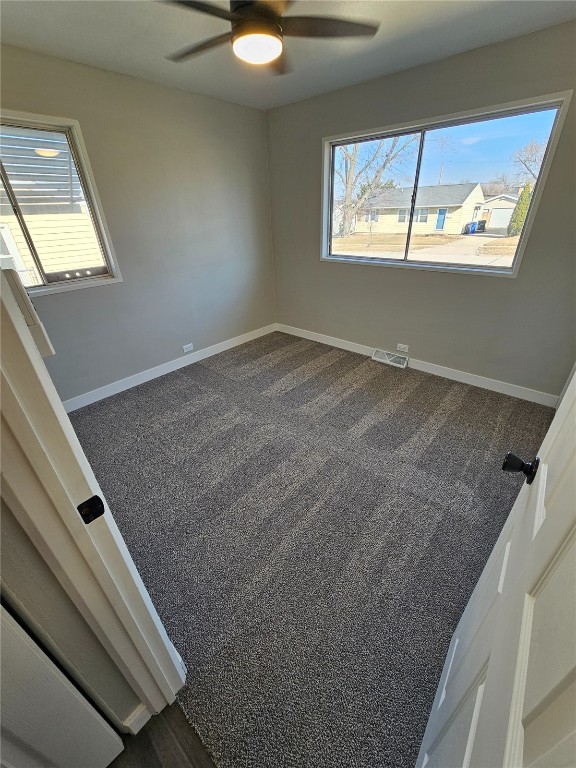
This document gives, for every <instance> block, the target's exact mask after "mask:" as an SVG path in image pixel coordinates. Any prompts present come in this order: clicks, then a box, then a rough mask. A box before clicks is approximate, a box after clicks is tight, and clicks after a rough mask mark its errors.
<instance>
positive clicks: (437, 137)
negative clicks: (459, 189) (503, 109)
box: [420, 109, 556, 185]
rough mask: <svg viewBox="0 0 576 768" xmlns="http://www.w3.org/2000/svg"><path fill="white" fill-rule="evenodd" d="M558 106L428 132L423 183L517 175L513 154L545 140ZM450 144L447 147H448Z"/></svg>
mask: <svg viewBox="0 0 576 768" xmlns="http://www.w3.org/2000/svg"><path fill="white" fill-rule="evenodd" d="M555 116H556V109H547V110H543V111H541V112H534V113H532V114H526V115H513V116H510V117H499V118H496V119H493V120H483V121H482V122H477V123H468V124H467V125H461V126H453V127H450V128H439V129H437V130H433V131H428V132H427V141H426V144H425V148H424V154H423V157H422V166H421V169H420V185H430V184H438V183H439V179H440V169H441V167H442V166H443V168H442V178H441V183H443V184H458V183H459V182H461V181H465V180H466V181H490V180H491V179H494V178H496V177H498V176H500V175H501V174H502V173H506V174H507V175H508V176H509V177H511V178H514V177H515V176H516V174H517V166H516V165H515V164H514V163H513V162H512V161H511V159H510V158H511V155H512V154H513V153H514V151H515V150H516V149H519V148H521V147H523V146H525V145H526V144H528V143H529V142H531V141H533V140H535V141H538V142H544V143H546V142H547V141H548V138H549V136H550V132H551V130H552V126H553V124H554V118H555ZM445 144H447V146H445Z"/></svg>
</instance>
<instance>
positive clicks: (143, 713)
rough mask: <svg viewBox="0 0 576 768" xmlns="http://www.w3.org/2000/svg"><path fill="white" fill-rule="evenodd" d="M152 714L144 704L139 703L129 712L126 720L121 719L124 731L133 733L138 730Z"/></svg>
mask: <svg viewBox="0 0 576 768" xmlns="http://www.w3.org/2000/svg"><path fill="white" fill-rule="evenodd" d="M151 717H152V715H151V714H150V712H149V711H148V709H147V708H146V707H145V705H144V704H139V705H138V706H137V707H136V709H135V710H133V711H132V712H130V714H129V715H128V717H127V718H126V720H124V721H123V723H122V727H123V729H124V732H125V733H131V734H132V735H135V734H137V733H138V731H139V730H140V729H141V728H142V727H143V726H145V725H146V723H147V722H148V720H150V718H151Z"/></svg>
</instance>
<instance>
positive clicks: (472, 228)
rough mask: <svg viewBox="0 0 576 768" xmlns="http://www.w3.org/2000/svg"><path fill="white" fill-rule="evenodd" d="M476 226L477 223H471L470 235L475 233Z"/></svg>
mask: <svg viewBox="0 0 576 768" xmlns="http://www.w3.org/2000/svg"><path fill="white" fill-rule="evenodd" d="M477 226H478V222H476V221H473V222H471V224H470V234H471V235H473V234H474V232H476V227H477Z"/></svg>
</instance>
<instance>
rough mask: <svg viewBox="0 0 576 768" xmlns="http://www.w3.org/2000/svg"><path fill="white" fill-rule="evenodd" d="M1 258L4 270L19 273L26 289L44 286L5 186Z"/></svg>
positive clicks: (0, 189)
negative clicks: (7, 268)
mask: <svg viewBox="0 0 576 768" xmlns="http://www.w3.org/2000/svg"><path fill="white" fill-rule="evenodd" d="M0 258H1V259H2V267H3V268H6V267H9V268H11V269H15V270H16V271H17V272H18V274H19V275H20V280H22V282H23V284H24V285H25V286H26V288H30V287H32V286H33V285H42V278H41V277H40V275H39V274H38V270H37V269H36V265H35V263H34V259H33V258H32V254H31V253H30V249H29V248H28V245H27V243H26V239H25V238H24V234H23V233H22V229H21V227H20V224H19V222H18V219H17V218H16V216H15V215H14V211H13V210H12V206H11V205H10V201H9V199H8V195H7V194H6V190H5V189H4V185H3V184H1V185H0Z"/></svg>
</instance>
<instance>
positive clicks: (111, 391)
mask: <svg viewBox="0 0 576 768" xmlns="http://www.w3.org/2000/svg"><path fill="white" fill-rule="evenodd" d="M273 331H281V332H282V333H289V334H290V335H292V336H299V337H300V338H302V339H310V340H311V341H318V342H320V343H321V344H328V345H329V346H331V347H337V348H338V349H346V350H348V351H349V352H357V353H358V354H360V355H368V356H371V355H372V353H373V352H374V347H368V346H367V345H366V344H358V343H356V342H355V341H347V340H346V339H338V338H336V337H335V336H326V334H324V333H316V332H315V331H306V330H304V329H303V328H295V327H293V326H291V325H284V324H282V323H272V324H271V325H266V326H264V327H263V328H257V329H256V330H255V331H250V332H249V333H244V334H242V335H241V336H235V337H234V338H233V339H228V340H227V341H221V342H220V343H219V344H214V345H212V346H211V347H206V348H205V349H200V350H198V352H192V353H191V354H189V355H183V356H182V357H178V358H176V360H169V361H168V362H167V363H162V364H161V365H157V366H155V367H154V368H148V369H147V370H146V371H141V372H140V373H135V374H134V375H133V376H127V377H126V378H125V379H120V380H119V381H113V382H112V383H110V384H106V385H105V386H103V387H99V388H98V389H93V390H91V391H90V392H86V393H85V394H83V395H78V396H77V397H72V398H70V400H65V401H64V408H65V409H66V411H67V413H70V412H71V411H75V410H76V409H78V408H83V407H84V406H85V405H90V403H95V402H97V401H98V400H103V399H104V398H106V397H110V396H111V395H116V394H118V392H123V391H124V390H126V389H131V388H132V387H137V386H138V384H144V383H145V382H147V381H151V380H152V379H156V378H158V377H159V376H164V375H165V374H166V373H171V372H172V371H176V370H178V369H179V368H184V367H185V366H187V365H191V364H192V363H197V362H198V361H199V360H204V359H205V358H206V357H211V356H212V355H217V354H219V353H220V352H225V351H226V350H227V349H232V347H237V346H239V345H240V344H245V343H246V342H247V341H252V340H253V339H257V338H258V337H260V336H265V335H266V334H268V333H272V332H273ZM408 365H409V367H410V368H414V369H415V370H418V371H424V372H426V373H433V374H434V375H435V376H443V377H444V378H446V379H453V380H454V381H459V382H461V383H462V384H471V385H472V386H475V387H482V388H483V389H489V390H491V391H493V392H501V393H502V394H503V395H511V396H512V397H518V398H520V399H521V400H529V401H530V402H533V403H540V404H541V405H548V406H551V407H552V408H555V407H556V405H557V404H558V396H557V395H550V394H548V393H546V392H538V390H536V389H528V388H527V387H521V386H519V385H518V384H509V383H508V382H506V381H499V380H498V379H488V378H486V377H485V376H478V375H477V374H475V373H467V372H466V371H459V370H456V369H455V368H447V367H446V366H444V365H436V363H428V362H426V361H425V360H415V359H414V358H410V361H409V363H408Z"/></svg>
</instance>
